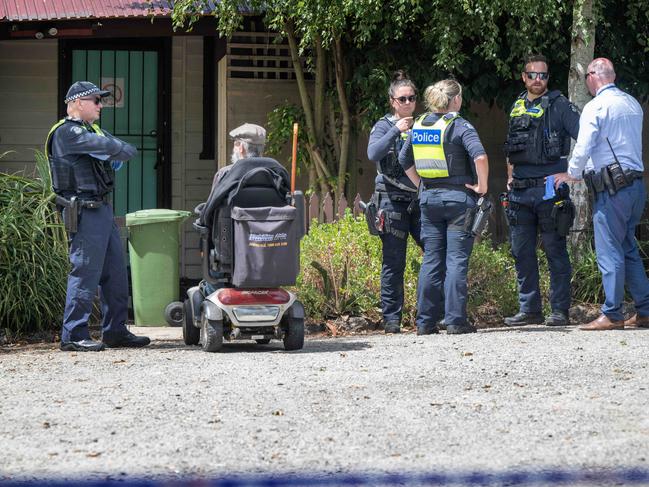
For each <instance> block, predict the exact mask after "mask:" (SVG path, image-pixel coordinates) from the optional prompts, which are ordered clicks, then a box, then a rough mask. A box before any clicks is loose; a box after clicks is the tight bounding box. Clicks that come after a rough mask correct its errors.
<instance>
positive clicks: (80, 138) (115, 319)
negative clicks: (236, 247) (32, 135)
mask: <svg viewBox="0 0 649 487" xmlns="http://www.w3.org/2000/svg"><path fill="white" fill-rule="evenodd" d="M107 93H108V92H105V91H101V90H99V89H98V88H97V87H96V86H95V85H93V84H92V83H88V82H77V83H75V84H73V85H72V87H71V88H70V90H69V91H68V95H67V96H66V100H65V101H66V102H69V101H72V100H74V99H76V98H79V97H82V96H86V97H87V96H92V95H95V96H105V95H106V94H107ZM46 152H47V156H48V160H49V164H50V171H51V177H52V187H53V190H54V192H55V193H56V194H57V203H59V204H60V205H61V206H62V211H63V217H64V221H67V222H68V223H69V222H70V221H71V220H76V222H77V224H76V228H72V227H67V223H66V227H67V228H68V230H69V239H70V264H71V269H70V273H69V275H68V284H67V295H66V302H65V311H64V316H63V329H62V332H61V349H62V350H78V351H87V350H92V351H98V350H101V349H102V348H103V344H106V345H108V346H143V345H147V344H148V343H149V339H148V338H146V337H135V336H134V335H133V334H131V333H130V332H129V331H128V330H127V328H126V320H127V306H128V278H127V271H126V264H125V262H124V255H123V250H122V244H121V241H120V237H119V230H118V228H117V226H116V224H115V222H114V219H113V209H112V206H111V204H110V203H109V202H108V198H109V196H110V193H111V191H112V189H113V184H114V170H113V167H114V165H113V163H114V162H116V161H126V160H129V159H131V158H132V157H133V156H135V154H136V152H137V150H136V149H135V147H133V146H132V145H130V144H128V143H126V142H124V141H122V140H120V139H118V138H116V137H113V136H112V135H111V134H109V133H108V132H106V131H104V130H101V129H100V128H99V127H98V126H97V125H96V124H88V123H86V122H83V121H81V120H78V119H73V118H69V117H68V118H65V119H63V120H61V121H60V122H58V123H57V124H55V125H54V127H52V130H51V131H50V133H49V135H48V138H47V142H46ZM72 212H74V215H73V214H72ZM70 230H71V231H70ZM97 289H99V293H100V297H101V301H102V314H103V321H102V332H103V334H102V340H103V344H97V343H95V342H92V341H91V340H90V334H89V330H88V320H89V318H90V315H91V312H92V306H93V300H94V297H95V294H96V292H97Z"/></svg>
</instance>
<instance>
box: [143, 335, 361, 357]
mask: <svg viewBox="0 0 649 487" xmlns="http://www.w3.org/2000/svg"><path fill="white" fill-rule="evenodd" d="M368 348H372V345H370V344H369V343H368V342H365V341H347V340H345V341H342V340H341V339H337V338H332V339H325V340H322V339H318V340H306V341H305V342H304V348H303V349H302V350H294V351H291V352H287V351H285V350H284V345H283V344H282V342H281V341H279V340H277V341H272V342H270V343H269V344H268V345H259V344H256V343H252V342H233V343H227V342H226V343H224V344H223V348H222V349H221V351H220V352H217V354H219V353H220V354H223V353H270V352H275V353H277V352H281V353H290V354H304V353H331V352H346V351H355V350H365V349H368ZM147 349H149V350H183V351H187V352H196V353H206V352H203V350H202V349H201V347H200V345H197V346H189V345H185V344H183V343H182V342H181V343H178V342H177V341H154V342H152V343H151V345H149V346H148V347H147Z"/></svg>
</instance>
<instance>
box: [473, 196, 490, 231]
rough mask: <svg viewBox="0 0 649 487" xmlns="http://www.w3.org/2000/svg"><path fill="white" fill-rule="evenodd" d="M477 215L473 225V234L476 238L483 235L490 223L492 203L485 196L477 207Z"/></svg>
mask: <svg viewBox="0 0 649 487" xmlns="http://www.w3.org/2000/svg"><path fill="white" fill-rule="evenodd" d="M476 210H477V211H476V213H475V216H474V218H473V224H472V225H471V234H472V235H473V236H474V237H475V236H476V235H480V234H482V232H483V231H484V229H485V227H486V226H487V222H489V215H490V214H491V201H489V199H488V198H485V197H484V196H481V197H480V199H479V200H478V203H477V205H476Z"/></svg>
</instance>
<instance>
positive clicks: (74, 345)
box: [60, 338, 106, 352]
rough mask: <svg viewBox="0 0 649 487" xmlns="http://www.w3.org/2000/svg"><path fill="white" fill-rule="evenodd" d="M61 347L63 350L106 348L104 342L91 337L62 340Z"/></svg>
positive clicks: (79, 350) (83, 350)
mask: <svg viewBox="0 0 649 487" xmlns="http://www.w3.org/2000/svg"><path fill="white" fill-rule="evenodd" d="M60 347H61V350H62V351H63V352H101V351H102V350H103V349H104V348H106V347H105V346H104V344H103V343H101V342H96V341H94V340H91V339H90V338H86V339H85V340H79V341H78V342H61V346H60Z"/></svg>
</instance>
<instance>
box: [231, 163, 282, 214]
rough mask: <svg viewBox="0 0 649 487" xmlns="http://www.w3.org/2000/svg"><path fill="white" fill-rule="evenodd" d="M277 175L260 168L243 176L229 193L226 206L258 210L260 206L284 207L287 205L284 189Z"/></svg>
mask: <svg viewBox="0 0 649 487" xmlns="http://www.w3.org/2000/svg"><path fill="white" fill-rule="evenodd" d="M282 182H283V181H282V179H281V177H280V176H279V175H277V174H275V173H273V172H272V171H270V170H269V169H267V168H264V167H260V168H256V169H253V170H252V171H250V172H248V173H247V174H245V175H244V176H243V177H242V178H241V180H240V181H239V185H238V186H237V187H236V188H235V189H234V190H233V191H232V192H231V193H230V197H229V198H228V206H229V207H231V208H232V207H234V206H238V207H240V208H259V207H262V206H284V205H286V204H287V199H286V195H287V192H286V188H285V187H283V185H282Z"/></svg>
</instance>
